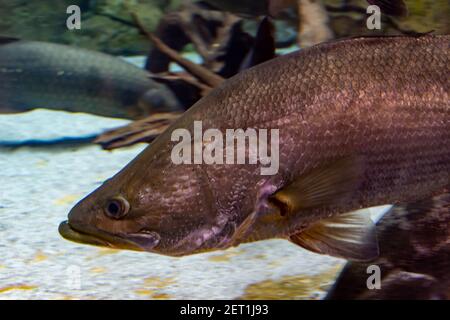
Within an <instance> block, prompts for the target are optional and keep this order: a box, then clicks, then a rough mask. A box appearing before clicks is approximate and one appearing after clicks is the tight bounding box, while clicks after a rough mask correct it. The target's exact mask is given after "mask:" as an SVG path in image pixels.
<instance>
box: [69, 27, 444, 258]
mask: <svg viewBox="0 0 450 320" xmlns="http://www.w3.org/2000/svg"><path fill="white" fill-rule="evenodd" d="M449 44H450V37H449V36H423V37H419V38H410V37H389V38H359V39H351V40H344V41H338V42H331V43H325V44H322V45H318V46H315V47H312V48H309V49H305V50H302V51H299V52H295V53H292V54H289V55H286V56H282V57H279V58H276V59H273V60H271V61H268V62H266V63H263V64H261V65H258V66H256V67H254V68H251V69H248V70H246V71H244V72H242V73H240V74H238V75H237V76H235V77H233V78H231V79H229V80H227V81H225V82H224V83H223V84H222V85H220V86H219V87H218V88H216V89H214V90H213V91H212V92H211V93H210V94H209V95H208V96H206V97H204V98H203V99H201V100H200V101H199V102H197V103H196V104H195V105H194V106H193V107H192V108H190V109H189V110H188V111H187V112H185V113H184V115H183V116H182V117H181V118H179V119H178V120H177V121H176V122H175V123H174V124H173V125H172V126H171V127H169V128H168V129H167V130H166V131H165V132H164V133H163V134H162V135H160V136H159V137H158V138H157V139H156V140H155V141H154V142H153V143H152V144H151V145H150V146H149V147H148V148H147V149H146V150H144V151H143V152H142V153H141V154H140V155H139V156H138V157H137V158H135V159H134V160H133V161H132V162H131V163H129V164H128V165H127V166H126V167H125V168H124V169H123V170H122V171H120V172H119V173H118V174H117V175H115V176H114V177H113V178H111V179H110V180H108V181H107V182H105V183H104V184H103V185H102V186H101V187H100V188H99V189H97V190H96V191H94V192H93V193H92V194H91V195H89V196H87V197H86V198H85V199H83V200H82V201H81V202H80V203H79V204H77V206H75V207H74V208H73V209H72V211H71V213H70V215H69V225H72V226H89V230H90V231H89V232H90V233H91V232H92V230H101V231H102V232H107V233H111V234H120V235H122V236H123V235H126V234H135V233H136V232H139V230H143V229H146V230H150V231H151V232H154V233H156V234H158V235H159V237H158V245H157V247H149V248H146V250H147V249H148V250H153V251H155V252H159V253H163V254H169V255H184V254H190V253H192V252H198V251H201V250H204V249H211V248H220V247H226V246H229V245H236V244H238V243H240V242H246V241H255V240H262V239H268V238H274V237H282V238H285V237H291V236H292V235H294V234H298V233H299V232H302V230H306V229H307V228H308V226H311V225H312V224H313V223H315V222H317V221H322V220H326V219H328V218H330V217H331V216H335V215H337V214H344V213H346V212H350V211H354V210H356V209H360V208H367V207H371V206H377V205H383V204H395V203H399V202H410V201H417V200H419V199H424V198H427V197H430V196H432V195H434V194H436V193H438V192H440V191H441V190H442V189H443V188H444V187H446V186H448V185H449V184H450V180H449V179H450V176H449V173H450V148H449V146H450V99H449V91H450V90H449V89H450V81H449V78H448V74H449V72H450V61H449V57H450V51H449V50H450V46H449ZM194 121H202V126H203V132H204V131H205V130H207V129H209V128H215V129H219V130H220V131H222V132H225V130H226V129H238V128H242V129H244V130H245V129H248V128H253V129H269V132H270V129H279V170H278V172H277V173H276V174H275V175H272V176H270V175H269V176H264V175H261V171H260V169H261V165H252V164H242V165H237V164H235V165H223V164H204V163H203V164H183V165H176V164H174V163H173V161H172V160H171V152H172V149H173V147H174V145H175V142H172V141H171V134H172V132H173V130H174V129H177V128H186V129H188V130H189V131H190V132H191V135H192V136H193V122H194ZM343 159H344V160H343ZM247 163H248V162H247ZM330 168H331V169H330ZM352 168H358V169H357V171H358V172H359V171H360V174H358V177H357V178H356V179H354V178H355V177H354V173H353V172H352V170H353V169H352ZM355 170H356V169H355ZM336 177H337V179H336ZM328 179H329V180H334V181H335V182H336V180H339V181H340V182H339V183H336V184H335V185H331V186H325V189H326V190H325V191H326V192H325V193H322V194H327V193H331V194H333V192H334V191H333V190H335V187H336V188H339V187H340V186H341V185H345V184H346V182H347V181H352V180H355V181H357V186H356V187H355V188H354V189H352V190H351V192H347V193H346V194H345V196H344V194H342V196H341V195H340V194H338V193H337V192H335V193H334V194H333V196H334V200H335V201H331V202H327V201H325V202H323V201H322V200H323V199H322V198H321V196H319V198H318V199H319V201H317V199H315V198H314V196H315V195H313V196H312V199H311V198H309V199H308V195H309V194H311V193H312V194H314V190H313V191H311V190H308V188H309V187H308V186H317V185H316V183H317V181H318V180H324V181H325V183H324V184H325V185H326V184H327V180H328ZM298 182H300V184H302V183H303V187H304V188H305V189H304V191H305V192H299V193H298V194H297V198H298V199H296V196H295V195H294V196H293V197H291V199H289V193H290V191H289V192H288V191H287V190H288V189H289V188H290V187H291V189H292V186H293V185H295V183H298ZM350 184H353V182H352V183H350ZM319 187H320V188H322V187H323V185H321V186H319ZM295 188H297V186H295ZM295 188H294V189H295ZM313 189H314V188H313ZM319 190H322V189H319ZM280 192H285V196H284V197H283V198H281V199H280V198H278V200H277V203H275V204H280V203H281V202H283V201H284V200H285V199H286V198H288V200H287V201H286V202H285V203H284V204H285V205H286V206H287V207H289V205H290V203H289V202H293V203H297V204H298V205H297V206H299V207H300V209H299V210H295V212H290V213H289V214H280V213H282V212H283V210H281V209H280V210H279V211H273V210H272V211H271V210H268V211H266V208H273V205H274V203H273V202H272V201H271V199H273V197H274V196H277V195H278V194H280ZM286 193H287V194H288V196H287V197H286ZM118 195H120V197H122V199H126V200H127V201H126V203H129V205H126V206H125V205H124V206H123V207H126V208H131V209H130V212H129V213H127V215H126V216H123V217H121V218H120V219H110V218H108V217H105V214H104V210H102V208H103V206H104V205H105V204H107V203H108V201H109V200H108V199H112V198H113V197H116V196H118ZM291 195H292V194H291ZM302 197H303V198H302ZM325 198H326V197H325ZM283 199H284V200H283ZM325 200H329V199H325ZM122 201H123V200H122ZM307 203H308V204H309V205H308V206H306V204H307ZM302 206H304V207H302ZM99 208H100V209H99ZM243 226H244V227H243ZM63 228H65V226H63ZM81 231H82V230H81ZM236 234H238V235H239V236H238V237H236ZM154 237H155V235H153V239H154ZM291 239H292V238H291ZM108 241H109V242H108V243H111V241H110V240H108ZM314 251H318V250H314ZM372 253H373V250H372ZM341 256H342V255H341Z"/></svg>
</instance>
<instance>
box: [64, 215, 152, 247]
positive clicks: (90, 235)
mask: <svg viewBox="0 0 450 320" xmlns="http://www.w3.org/2000/svg"><path fill="white" fill-rule="evenodd" d="M58 231H59V234H60V235H61V236H62V237H63V238H64V239H67V240H70V241H73V242H77V243H81V244H89V245H93V246H100V247H109V248H113V249H124V250H133V251H152V249H153V248H154V247H156V246H157V245H158V243H159V241H160V236H159V234H157V233H156V232H152V231H147V230H143V231H141V232H138V233H131V234H112V233H109V232H106V231H102V230H98V229H96V228H93V227H91V226H85V225H83V226H81V225H80V226H77V225H74V224H71V223H70V222H69V221H67V220H66V221H63V222H61V223H60V225H59V227H58Z"/></svg>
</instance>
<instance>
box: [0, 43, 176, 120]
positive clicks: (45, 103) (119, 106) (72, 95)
mask: <svg viewBox="0 0 450 320" xmlns="http://www.w3.org/2000/svg"><path fill="white" fill-rule="evenodd" d="M33 108H48V109H57V110H65V111H72V112H87V113H92V114H97V115H101V116H109V117H121V118H140V117H143V116H145V115H147V114H151V113H153V112H161V111H174V110H179V109H180V108H181V107H180V106H179V102H178V101H177V99H176V98H175V96H174V95H173V94H172V93H171V92H170V91H169V90H168V89H167V88H166V87H164V86H163V85H161V84H158V83H156V82H154V81H153V80H151V79H150V75H149V74H148V73H147V72H145V71H144V70H142V69H139V68H138V67H135V66H134V65H132V64H130V63H127V62H125V61H122V60H121V59H119V58H116V57H113V56H110V55H107V54H104V53H100V52H95V51H90V50H85V49H80V48H75V47H70V46H66V45H60V44H54V43H46V42H38V41H25V40H18V39H9V38H6V39H5V38H1V37H0V112H2V111H4V110H9V111H15V112H23V111H27V110H30V109H33Z"/></svg>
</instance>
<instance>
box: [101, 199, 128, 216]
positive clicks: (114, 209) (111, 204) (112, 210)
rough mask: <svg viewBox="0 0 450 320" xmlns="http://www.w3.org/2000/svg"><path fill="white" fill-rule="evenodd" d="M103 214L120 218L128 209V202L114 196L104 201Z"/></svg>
mask: <svg viewBox="0 0 450 320" xmlns="http://www.w3.org/2000/svg"><path fill="white" fill-rule="evenodd" d="M104 211H105V214H106V215H107V216H108V217H110V218H113V219H120V218H122V217H124V216H125V215H126V214H127V213H128V211H130V204H129V203H128V201H127V200H126V199H125V198H123V197H114V198H112V199H110V200H109V201H108V202H107V203H106V207H105V210H104Z"/></svg>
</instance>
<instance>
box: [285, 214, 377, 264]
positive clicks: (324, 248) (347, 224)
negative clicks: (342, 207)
mask: <svg viewBox="0 0 450 320" xmlns="http://www.w3.org/2000/svg"><path fill="white" fill-rule="evenodd" d="M290 240H291V241H292V242H293V243H295V244H297V245H299V246H301V247H303V248H305V249H308V250H311V251H313V252H317V253H320V254H328V255H330V256H334V257H338V258H344V259H348V260H356V261H369V260H372V259H374V258H376V257H377V256H378V253H379V251H378V241H377V236H376V229H375V226H374V224H373V222H372V220H371V219H370V212H369V211H368V210H359V211H354V212H350V213H347V214H342V215H339V216H336V217H333V218H330V219H324V220H321V221H319V222H317V223H315V224H313V225H312V226H310V227H309V228H308V229H306V230H304V231H301V232H299V233H297V234H294V235H292V236H290Z"/></svg>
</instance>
